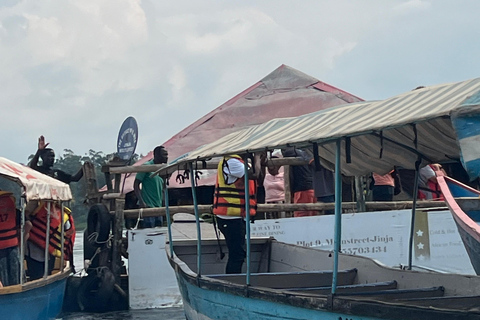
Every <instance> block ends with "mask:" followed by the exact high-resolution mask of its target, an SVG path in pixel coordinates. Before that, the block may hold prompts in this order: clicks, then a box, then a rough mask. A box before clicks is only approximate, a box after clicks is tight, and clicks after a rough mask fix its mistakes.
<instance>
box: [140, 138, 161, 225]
mask: <svg viewBox="0 0 480 320" xmlns="http://www.w3.org/2000/svg"><path fill="white" fill-rule="evenodd" d="M167 162H168V151H167V150H166V149H165V147H164V146H158V147H156V148H155V149H154V150H153V159H152V160H150V161H147V162H145V163H144V164H145V165H152V164H161V163H167ZM151 175H152V173H151V172H138V173H137V175H136V176H135V182H134V183H133V190H134V191H135V195H136V196H137V199H138V205H139V206H140V208H159V207H162V206H163V179H162V178H161V177H160V176H159V175H154V176H153V177H151ZM140 186H141V187H140ZM157 225H159V226H162V225H163V217H146V218H143V225H142V227H143V228H154V227H155V226H157Z"/></svg>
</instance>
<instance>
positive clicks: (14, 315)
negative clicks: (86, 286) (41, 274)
mask: <svg viewBox="0 0 480 320" xmlns="http://www.w3.org/2000/svg"><path fill="white" fill-rule="evenodd" d="M66 283H67V275H65V276H63V275H58V276H53V279H46V280H37V281H35V282H32V283H27V284H26V285H25V286H24V288H22V290H21V291H20V292H13V293H6V294H0V314H2V315H8V319H11V320H17V319H18V320H26V319H36V320H43V319H55V318H56V317H57V316H58V315H59V314H60V313H61V311H62V304H63V297H64V294H65V286H66ZM7 289H9V287H6V288H4V289H3V290H7ZM2 319H7V318H4V317H3V316H2Z"/></svg>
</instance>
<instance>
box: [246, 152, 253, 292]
mask: <svg viewBox="0 0 480 320" xmlns="http://www.w3.org/2000/svg"><path fill="white" fill-rule="evenodd" d="M254 165H255V164H254V163H252V166H254ZM243 168H244V172H245V173H244V176H243V178H244V185H245V217H246V220H247V221H245V225H246V227H247V230H246V232H247V234H246V238H247V279H246V281H247V286H249V285H250V188H249V180H248V158H247V157H245V158H244V161H243Z"/></svg>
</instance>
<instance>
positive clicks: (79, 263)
mask: <svg viewBox="0 0 480 320" xmlns="http://www.w3.org/2000/svg"><path fill="white" fill-rule="evenodd" d="M73 253H74V264H75V269H76V270H77V272H80V271H81V270H82V269H83V232H78V233H77V234H76V236H75V246H74V248H73ZM0 318H1V317H0ZM60 319H61V320H94V319H97V320H100V319H101V320H122V319H128V320H140V319H142V320H143V319H145V320H154V319H155V320H167V319H168V320H184V319H185V314H184V312H183V307H168V308H159V309H148V310H128V311H116V312H108V313H80V312H76V313H69V314H63V315H61V316H60V317H59V318H58V320H60Z"/></svg>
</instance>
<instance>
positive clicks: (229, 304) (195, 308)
mask: <svg viewBox="0 0 480 320" xmlns="http://www.w3.org/2000/svg"><path fill="white" fill-rule="evenodd" d="M177 281H178V285H179V288H180V292H181V294H182V299H183V306H184V310H185V316H186V318H187V319H188V320H200V319H201V320H207V319H212V320H213V319H228V320H243V319H249V320H274V319H275V320H278V319H280V320H287V319H288V320H292V319H304V320H314V319H319V320H320V319H321V320H339V319H345V320H347V319H348V320H381V318H371V317H362V316H353V315H347V314H341V313H334V312H328V311H323V310H314V309H306V308H300V307H295V306H292V305H288V304H281V303H276V302H272V301H268V300H261V299H255V298H249V297H245V296H238V295H233V294H229V293H226V292H222V291H215V290H208V289H203V288H200V287H197V286H195V285H192V284H190V283H189V282H188V281H186V279H184V278H183V277H182V276H181V275H179V274H177Z"/></svg>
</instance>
